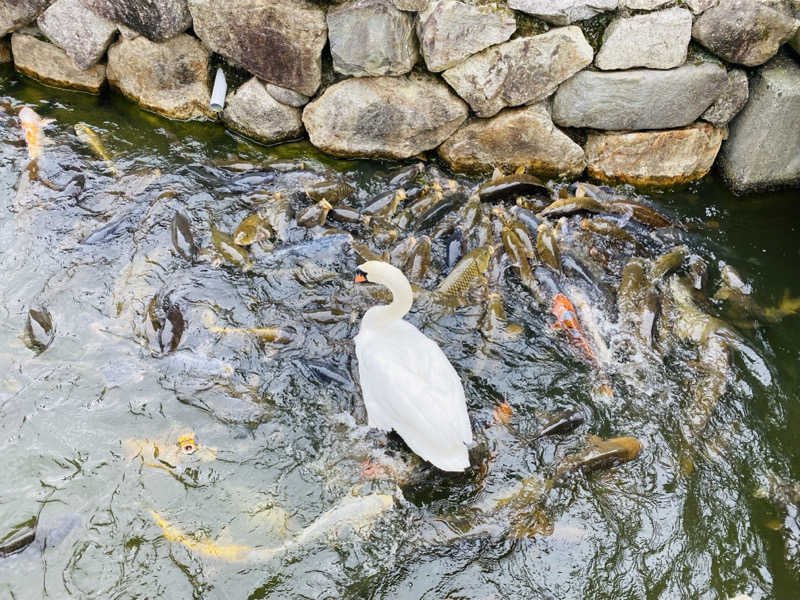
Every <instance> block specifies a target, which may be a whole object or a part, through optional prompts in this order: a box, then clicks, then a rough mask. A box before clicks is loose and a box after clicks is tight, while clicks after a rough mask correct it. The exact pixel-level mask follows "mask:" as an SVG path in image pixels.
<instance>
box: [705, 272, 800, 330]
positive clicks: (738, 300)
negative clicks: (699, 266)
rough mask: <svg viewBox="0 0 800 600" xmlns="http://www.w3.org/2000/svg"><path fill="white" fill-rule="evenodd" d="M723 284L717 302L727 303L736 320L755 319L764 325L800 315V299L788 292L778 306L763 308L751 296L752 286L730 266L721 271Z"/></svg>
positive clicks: (718, 291) (717, 292)
mask: <svg viewBox="0 0 800 600" xmlns="http://www.w3.org/2000/svg"><path fill="white" fill-rule="evenodd" d="M720 277H721V279H722V282H721V283H720V286H719V289H717V291H716V293H715V294H714V298H715V299H716V300H722V301H724V302H727V308H728V309H729V313H730V314H732V316H733V317H734V318H739V319H744V318H748V317H749V318H754V319H756V320H758V321H761V322H763V323H780V322H781V321H782V320H783V319H784V317H788V316H790V315H794V314H798V313H800V298H792V297H791V296H790V295H789V290H786V291H785V292H784V294H783V298H781V300H780V302H779V303H778V304H777V306H761V305H760V304H759V303H758V302H756V301H755V299H753V297H752V296H751V293H752V286H750V284H748V283H745V281H744V279H742V277H741V276H740V275H739V273H737V272H736V270H735V269H734V268H733V267H731V266H730V265H724V266H723V267H722V269H720Z"/></svg>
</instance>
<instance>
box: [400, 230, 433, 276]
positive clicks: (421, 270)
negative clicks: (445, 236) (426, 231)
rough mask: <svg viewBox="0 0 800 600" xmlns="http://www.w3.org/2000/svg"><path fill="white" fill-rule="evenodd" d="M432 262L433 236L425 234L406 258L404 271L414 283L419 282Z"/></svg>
mask: <svg viewBox="0 0 800 600" xmlns="http://www.w3.org/2000/svg"><path fill="white" fill-rule="evenodd" d="M430 264H431V238H429V237H428V236H427V235H423V236H422V237H421V238H420V239H419V240H417V243H416V244H415V245H414V248H413V249H412V250H411V252H410V253H409V255H408V257H407V258H406V261H405V264H404V266H403V272H404V273H405V274H406V277H408V280H409V281H411V282H413V283H419V282H420V281H422V278H423V277H425V273H427V272H428V267H429V266H430Z"/></svg>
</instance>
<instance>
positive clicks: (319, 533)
mask: <svg viewBox="0 0 800 600" xmlns="http://www.w3.org/2000/svg"><path fill="white" fill-rule="evenodd" d="M393 506H394V497H392V496H389V495H386V494H370V495H368V496H347V497H345V498H343V499H342V500H340V501H339V503H338V504H337V505H336V506H334V507H333V508H331V509H330V510H328V511H326V512H324V513H322V514H321V515H320V516H319V517H318V518H317V519H316V521H314V522H313V523H311V525H309V526H308V527H306V528H305V529H303V530H302V531H300V533H298V534H297V535H296V536H295V537H294V538H292V539H291V540H288V541H287V542H284V543H283V544H281V545H280V546H275V547H272V548H251V547H249V546H242V545H239V544H230V543H218V542H213V541H211V540H207V539H206V540H202V539H201V540H197V539H195V538H194V537H190V536H188V535H186V534H185V533H183V532H182V531H180V530H179V529H178V528H176V527H175V526H173V525H172V524H171V523H169V522H168V521H166V520H165V519H164V518H163V517H162V516H161V515H160V514H159V513H157V512H156V511H154V510H150V511H149V513H150V516H151V517H152V518H153V520H154V521H155V523H156V525H158V526H159V528H160V529H161V532H162V535H163V536H164V537H165V538H167V540H169V541H170V542H177V543H179V544H181V545H182V546H185V547H186V548H188V549H189V550H191V551H192V552H195V553H196V554H199V555H201V556H206V557H208V558H219V559H222V560H225V561H228V562H245V561H248V562H253V561H264V560H269V559H271V558H273V557H275V556H277V555H278V554H281V553H283V552H286V551H288V550H291V549H292V548H296V547H299V546H302V545H304V544H308V543H311V542H314V541H316V540H318V539H319V538H321V537H328V536H336V535H338V534H339V533H340V532H341V531H342V530H343V529H345V528H351V529H354V530H355V531H357V532H359V533H360V532H362V531H364V530H365V529H367V528H368V527H370V526H371V525H372V523H373V522H374V521H375V519H377V518H378V517H379V516H380V515H381V514H383V513H384V512H385V511H387V510H388V509H390V508H392V507H393Z"/></svg>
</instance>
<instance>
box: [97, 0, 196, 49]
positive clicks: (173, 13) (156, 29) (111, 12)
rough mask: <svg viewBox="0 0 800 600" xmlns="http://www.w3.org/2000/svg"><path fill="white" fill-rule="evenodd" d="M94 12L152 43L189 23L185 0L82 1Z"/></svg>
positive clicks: (182, 28) (189, 24)
mask: <svg viewBox="0 0 800 600" xmlns="http://www.w3.org/2000/svg"><path fill="white" fill-rule="evenodd" d="M84 2H85V3H86V6H87V7H88V8H90V9H91V10H93V11H94V12H96V13H97V14H98V15H101V16H103V17H105V18H106V19H109V20H110V21H114V22H116V23H122V24H123V25H127V26H128V27H130V28H131V29H133V30H135V31H138V32H139V33H140V34H142V35H143V36H145V37H147V38H148V39H150V40H152V41H154V42H162V41H164V40H168V39H170V38H172V37H175V36H176V35H178V34H179V33H183V32H184V31H186V30H187V29H189V27H190V26H191V24H192V16H191V15H190V14H189V9H188V8H187V6H186V0H84Z"/></svg>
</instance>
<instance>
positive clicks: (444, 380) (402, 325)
mask: <svg viewBox="0 0 800 600" xmlns="http://www.w3.org/2000/svg"><path fill="white" fill-rule="evenodd" d="M356 353H357V356H358V361H359V369H358V370H359V376H360V379H361V387H362V390H363V392H364V403H365V405H366V408H367V413H368V415H369V424H370V425H371V426H375V427H379V428H381V429H395V430H396V431H397V432H398V433H399V434H400V435H401V436H402V437H403V439H404V440H405V441H406V443H407V444H408V445H409V446H410V447H411V448H412V450H414V451H415V452H417V454H419V455H420V456H422V457H423V458H426V459H428V460H431V462H434V464H435V463H436V461H435V460H432V459H431V458H430V457H429V456H426V454H430V453H434V454H436V453H441V452H443V451H444V449H447V448H449V449H450V451H452V449H453V448H461V449H462V450H463V451H464V453H465V452H466V451H465V449H464V447H463V445H464V444H468V443H471V442H472V428H471V426H470V422H469V416H468V415H467V410H466V401H465V398H464V389H463V387H462V385H461V379H460V378H459V377H458V374H457V373H456V372H455V370H454V369H453V366H452V365H451V364H450V362H449V361H448V360H447V357H446V356H445V355H444V353H443V352H442V350H441V349H440V348H439V346H438V345H437V344H436V343H435V342H433V341H432V340H430V339H429V338H427V337H425V336H424V335H423V334H422V333H421V332H420V331H419V330H417V329H416V328H415V327H414V326H413V325H411V324H410V323H408V322H406V321H398V322H397V323H393V324H392V325H391V326H389V327H387V328H386V329H383V330H381V331H380V334H378V333H377V332H369V333H367V334H366V335H362V334H359V336H358V337H357V338H356Z"/></svg>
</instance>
